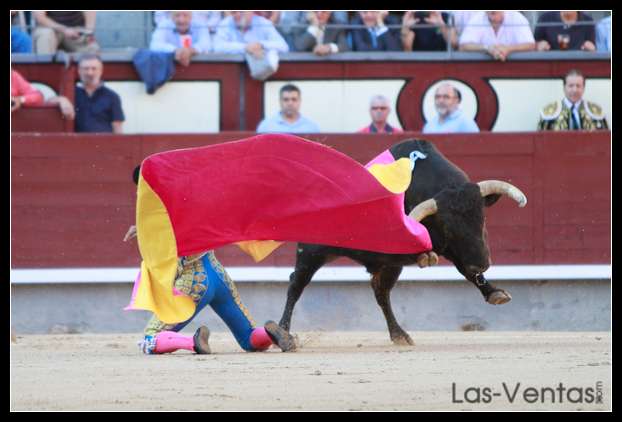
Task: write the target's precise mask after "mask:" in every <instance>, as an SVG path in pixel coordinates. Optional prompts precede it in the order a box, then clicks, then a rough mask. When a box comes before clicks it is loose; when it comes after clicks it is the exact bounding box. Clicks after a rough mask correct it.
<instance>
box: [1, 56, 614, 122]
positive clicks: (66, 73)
mask: <svg viewBox="0 0 622 422" xmlns="http://www.w3.org/2000/svg"><path fill="white" fill-rule="evenodd" d="M76 66H77V65H76V63H72V64H70V65H69V67H68V68H66V69H65V68H64V67H63V66H61V65H60V64H42V63H15V64H13V67H14V68H15V69H16V70H17V71H19V72H20V73H21V74H22V75H23V76H24V77H25V78H26V79H27V80H29V81H31V82H41V83H45V84H47V85H49V86H51V87H52V88H53V89H55V90H56V91H57V92H58V93H59V94H60V95H65V96H67V97H68V98H69V99H70V100H71V101H72V102H73V97H74V89H73V88H74V86H75V82H77V80H78V74H77V67H76ZM577 66H579V68H580V69H581V71H582V72H583V74H584V75H585V76H586V78H588V79H589V78H610V77H611V62H610V61H609V60H602V59H601V60H597V59H594V60H581V61H580V62H579V64H578V63H577V61H573V60H554V59H549V58H543V59H542V60H529V61H511V62H498V61H488V60H487V61H479V60H469V61H460V60H451V61H429V62H428V61H394V62H387V61H348V60H334V61H333V60H331V61H323V60H321V61H318V60H314V61H281V62H280V64H279V70H278V71H277V72H276V73H275V74H274V75H272V76H270V79H269V81H291V80H318V79H320V80H357V79H391V78H396V79H405V80H406V81H407V82H406V84H405V85H404V87H403V88H402V90H401V91H400V94H399V97H398V100H397V107H396V110H395V112H396V114H397V117H398V119H399V121H400V123H401V125H402V127H403V128H405V129H406V130H419V129H420V128H421V127H422V126H423V123H424V122H425V119H424V116H423V105H422V101H423V94H424V93H425V91H426V90H427V89H428V88H429V87H430V86H431V85H433V84H434V83H435V82H437V81H439V80H442V79H455V80H458V81H461V82H463V83H465V84H467V85H468V86H470V87H471V88H472V89H473V90H474V92H475V94H476V96H477V98H478V107H479V109H478V112H477V115H476V116H475V120H476V121H477V125H478V127H479V128H480V129H481V130H490V129H492V127H493V126H494V123H495V121H496V120H497V116H498V114H499V104H498V99H497V96H496V93H495V91H494V89H493V88H492V86H491V85H490V82H489V80H490V79H494V78H503V79H530V78H531V79H533V78H536V79H537V78H559V80H560V84H561V81H562V78H563V75H564V74H565V73H566V72H568V71H569V70H570V69H573V68H575V67H577ZM104 80H105V81H139V80H140V78H139V76H138V73H137V72H136V70H135V69H134V65H133V64H132V63H131V62H115V61H110V62H109V61H106V63H105V71H104ZM172 80H173V81H217V82H219V83H220V85H221V89H220V92H221V95H220V130H221V131H233V130H248V129H253V130H254V129H255V128H256V127H257V125H258V124H259V122H260V121H261V119H262V117H263V96H264V83H263V82H261V81H257V80H255V79H252V78H251V77H250V75H249V73H248V70H247V65H246V63H245V62H239V63H238V62H194V63H192V65H191V66H189V67H183V66H180V65H177V66H176V69H175V75H174V76H173V78H172ZM551 100H553V99H551ZM39 130H41V131H43V130H44V129H39Z"/></svg>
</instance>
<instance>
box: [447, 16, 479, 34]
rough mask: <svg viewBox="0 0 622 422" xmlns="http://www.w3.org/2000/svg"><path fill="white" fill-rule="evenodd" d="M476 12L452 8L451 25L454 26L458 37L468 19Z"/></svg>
mask: <svg viewBox="0 0 622 422" xmlns="http://www.w3.org/2000/svg"><path fill="white" fill-rule="evenodd" d="M477 13H478V12H477V11H473V10H454V11H453V12H452V13H451V15H452V21H453V26H454V28H456V36H457V37H458V39H460V36H461V35H462V31H463V30H464V27H465V26H466V25H467V24H468V23H469V20H471V18H472V17H473V15H476V14H477Z"/></svg>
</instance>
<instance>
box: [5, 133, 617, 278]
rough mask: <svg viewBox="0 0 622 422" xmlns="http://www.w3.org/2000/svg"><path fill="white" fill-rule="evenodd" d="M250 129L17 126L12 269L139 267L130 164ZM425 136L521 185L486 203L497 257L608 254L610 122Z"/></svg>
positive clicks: (483, 170) (226, 257) (362, 152)
mask: <svg viewBox="0 0 622 422" xmlns="http://www.w3.org/2000/svg"><path fill="white" fill-rule="evenodd" d="M252 135H254V133H251V132H229V133H220V134H214V135H183V134H174V135H171V134H168V135H116V136H115V135H104V134H102V135H83V134H27V133H22V134H13V136H12V139H11V145H12V168H11V174H12V192H11V199H12V206H11V213H12V224H11V240H12V255H11V256H12V267H13V268H37V267H39V268H41V267H108V266H137V265H138V263H139V262H140V255H139V253H138V250H137V246H136V243H135V242H132V243H124V242H122V239H123V236H124V234H125V232H126V230H127V228H128V226H129V225H130V224H133V221H134V212H135V209H134V204H135V195H136V188H135V186H134V184H133V182H132V177H131V175H132V171H133V169H134V167H135V166H136V165H138V164H139V163H140V162H141V161H142V159H143V158H144V157H146V156H148V155H149V154H152V153H155V152H159V151H165V150H169V149H176V148H187V147H196V146H203V145H208V144H214V143H219V142H225V141H232V140H238V139H242V138H244V137H248V136H252ZM306 137H307V138H309V139H312V140H315V141H318V142H321V143H324V144H326V145H329V146H331V147H334V148H336V149H338V150H340V151H342V152H344V153H346V154H348V155H350V156H351V157H353V158H354V159H356V160H357V161H359V162H361V163H365V162H367V161H368V160H369V159H371V158H373V157H374V156H375V155H377V154H378V153H380V152H382V151H383V150H385V149H386V148H388V147H389V146H391V145H392V144H394V143H397V142H399V141H401V140H403V139H407V138H412V137H418V138H422V135H421V134H419V133H414V132H411V133H405V134H403V135H343V134H338V135H337V134H316V135H309V136H306ZM424 139H429V140H431V141H434V142H435V144H436V145H437V147H438V148H439V149H440V151H442V152H443V153H444V154H445V155H446V156H447V157H448V158H449V159H450V160H452V161H453V162H454V163H456V164H457V165H458V166H460V167H461V168H462V169H463V170H465V171H466V172H467V173H468V174H469V175H470V177H471V179H472V180H473V181H479V180H484V179H502V180H506V181H509V182H511V183H513V184H515V185H516V186H517V187H519V188H520V189H521V190H522V191H523V192H524V193H525V194H526V195H527V198H528V204H527V206H526V207H525V208H522V209H521V208H518V207H517V206H516V203H514V202H513V201H511V200H508V199H502V200H500V201H499V202H498V203H497V204H496V205H495V206H494V207H492V208H490V209H488V211H487V213H486V214H487V227H488V234H489V243H490V247H491V253H492V260H493V262H494V263H495V264H606V263H610V259H611V255H610V242H611V225H610V222H611V213H610V209H611V164H610V162H611V133H610V132H600V133H588V132H573V133H537V132H531V133H509V134H493V133H485V132H484V133H479V134H469V135H466V134H461V135H425V136H424ZM206 186H209V181H206ZM218 255H219V257H220V258H221V259H222V261H223V263H224V264H225V265H253V261H252V260H251V259H250V258H249V257H247V256H246V255H245V254H243V253H242V252H241V251H239V250H238V248H237V247H226V248H223V249H221V250H220V251H219V253H218ZM294 256H295V245H294V244H287V245H284V246H283V247H281V248H279V249H278V250H277V251H276V252H275V253H274V254H273V255H271V256H270V257H269V258H268V259H266V261H265V262H263V263H262V265H293V263H294ZM347 262H348V261H345V260H344V261H341V262H340V263H347Z"/></svg>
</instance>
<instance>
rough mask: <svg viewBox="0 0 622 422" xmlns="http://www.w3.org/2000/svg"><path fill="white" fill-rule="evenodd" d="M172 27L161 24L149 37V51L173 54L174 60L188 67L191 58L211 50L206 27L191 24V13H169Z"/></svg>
mask: <svg viewBox="0 0 622 422" xmlns="http://www.w3.org/2000/svg"><path fill="white" fill-rule="evenodd" d="M171 19H172V21H173V24H174V27H169V26H168V25H166V24H162V26H160V27H159V28H156V29H155V31H154V32H153V36H152V37H151V44H150V45H149V49H150V50H151V51H157V52H162V53H173V52H174V53H175V60H176V61H177V62H179V63H180V64H181V65H182V66H188V65H189V64H190V60H191V59H192V57H194V56H196V55H197V54H205V53H208V52H209V51H210V50H211V43H212V41H211V36H210V33H209V29H208V28H207V26H202V27H200V26H198V25H195V24H193V22H192V21H193V18H192V12H191V11H189V10H179V11H175V12H172V13H171Z"/></svg>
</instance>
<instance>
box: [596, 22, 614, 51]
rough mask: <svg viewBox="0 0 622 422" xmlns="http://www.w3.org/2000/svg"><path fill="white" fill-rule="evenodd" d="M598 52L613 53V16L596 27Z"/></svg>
mask: <svg viewBox="0 0 622 422" xmlns="http://www.w3.org/2000/svg"><path fill="white" fill-rule="evenodd" d="M596 50H598V51H601V52H603V53H607V52H609V53H611V16H607V17H606V18H603V19H601V20H600V22H598V25H596Z"/></svg>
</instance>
